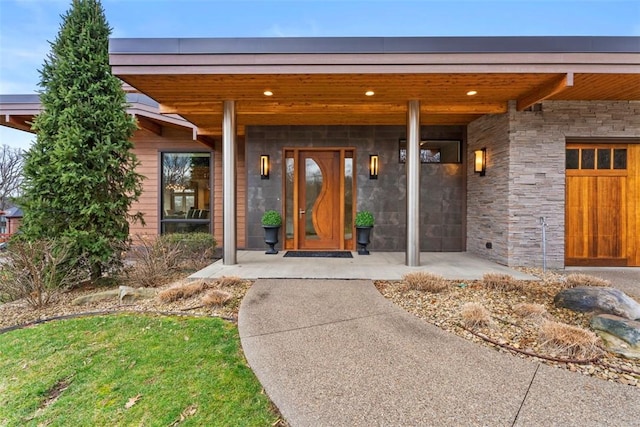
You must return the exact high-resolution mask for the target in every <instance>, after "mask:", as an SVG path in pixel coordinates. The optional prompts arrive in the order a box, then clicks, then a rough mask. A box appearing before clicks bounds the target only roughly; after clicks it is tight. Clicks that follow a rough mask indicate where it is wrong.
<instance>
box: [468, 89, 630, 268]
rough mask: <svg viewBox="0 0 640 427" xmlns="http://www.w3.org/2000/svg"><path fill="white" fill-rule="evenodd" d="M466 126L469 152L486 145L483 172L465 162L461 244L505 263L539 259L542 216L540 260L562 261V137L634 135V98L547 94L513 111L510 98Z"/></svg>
mask: <svg viewBox="0 0 640 427" xmlns="http://www.w3.org/2000/svg"><path fill="white" fill-rule="evenodd" d="M505 126H506V128H505ZM467 131H468V144H469V145H468V146H469V151H468V157H469V159H471V158H472V156H473V150H474V149H477V148H480V147H481V146H487V148H488V154H487V157H488V162H487V163H488V164H487V176H486V177H478V176H474V173H473V169H472V166H470V167H469V168H468V170H467V175H468V176H467V186H468V214H467V219H468V223H467V250H468V251H470V252H474V253H477V254H480V255H482V256H484V257H487V258H489V259H492V260H495V261H497V262H500V263H503V264H507V265H510V266H536V267H540V266H541V265H542V246H541V243H542V232H541V227H540V222H539V218H540V217H541V216H544V217H546V221H547V224H548V227H547V266H548V267H550V268H562V267H564V243H565V241H564V239H565V232H564V220H565V147H566V142H567V140H572V139H583V140H584V139H593V140H594V141H596V140H598V139H603V138H628V137H635V138H638V137H639V136H640V103H639V102H633V101H631V102H628V101H546V102H544V103H543V104H542V110H541V111H536V112H529V111H523V112H517V111H516V110H515V106H514V103H511V104H510V106H509V112H508V113H507V114H503V115H498V116H487V117H483V118H481V119H478V120H476V121H474V122H473V123H471V124H470V125H469V127H468V130H467ZM505 163H506V164H507V167H508V171H505ZM505 172H506V173H505ZM492 195H493V197H492ZM505 198H506V199H505ZM496 201H499V202H498V203H499V204H500V205H502V204H504V208H502V207H497V206H495V205H496ZM505 209H506V210H507V211H506V212H505ZM490 238H493V239H499V240H498V241H494V242H493V248H494V249H486V248H485V246H484V242H485V240H489V239H490Z"/></svg>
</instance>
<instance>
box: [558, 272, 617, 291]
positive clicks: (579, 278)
mask: <svg viewBox="0 0 640 427" xmlns="http://www.w3.org/2000/svg"><path fill="white" fill-rule="evenodd" d="M565 286H566V287H567V288H575V287H576V286H600V287H607V286H611V282H609V281H608V280H604V279H601V278H599V277H594V276H590V275H588V274H581V273H573V274H569V275H568V276H567V278H566V280H565Z"/></svg>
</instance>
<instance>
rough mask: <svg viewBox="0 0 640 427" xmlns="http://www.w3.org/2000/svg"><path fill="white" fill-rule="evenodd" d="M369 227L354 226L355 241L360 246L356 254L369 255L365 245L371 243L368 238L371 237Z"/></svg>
mask: <svg viewBox="0 0 640 427" xmlns="http://www.w3.org/2000/svg"><path fill="white" fill-rule="evenodd" d="M372 228H373V226H371V227H356V243H357V244H358V246H360V248H359V249H358V255H369V251H368V250H367V245H368V244H369V243H371V241H370V240H369V238H370V237H371V229H372Z"/></svg>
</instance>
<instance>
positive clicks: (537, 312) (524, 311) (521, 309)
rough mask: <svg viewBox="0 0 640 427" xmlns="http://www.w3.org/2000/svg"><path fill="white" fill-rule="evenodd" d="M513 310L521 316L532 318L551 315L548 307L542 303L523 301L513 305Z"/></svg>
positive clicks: (542, 317)
mask: <svg viewBox="0 0 640 427" xmlns="http://www.w3.org/2000/svg"><path fill="white" fill-rule="evenodd" d="M513 312H514V313H515V314H517V315H518V316H520V317H523V318H525V319H532V320H542V319H545V318H549V317H551V315H550V314H549V312H548V311H547V309H546V307H545V306H544V305H542V304H532V303H526V302H523V303H521V304H516V305H514V306H513Z"/></svg>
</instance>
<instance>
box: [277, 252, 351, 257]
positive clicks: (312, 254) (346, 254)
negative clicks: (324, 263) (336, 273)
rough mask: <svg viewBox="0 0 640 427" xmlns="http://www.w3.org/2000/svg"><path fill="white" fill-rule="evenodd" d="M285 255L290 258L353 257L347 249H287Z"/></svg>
mask: <svg viewBox="0 0 640 427" xmlns="http://www.w3.org/2000/svg"><path fill="white" fill-rule="evenodd" d="M284 256H285V257H291V258H353V255H351V252H348V251H287V253H286V254H284Z"/></svg>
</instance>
